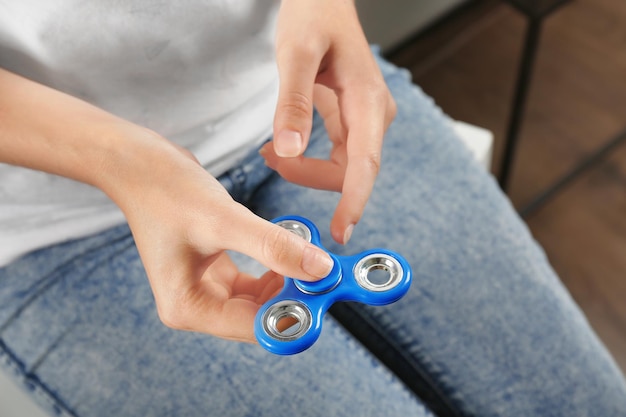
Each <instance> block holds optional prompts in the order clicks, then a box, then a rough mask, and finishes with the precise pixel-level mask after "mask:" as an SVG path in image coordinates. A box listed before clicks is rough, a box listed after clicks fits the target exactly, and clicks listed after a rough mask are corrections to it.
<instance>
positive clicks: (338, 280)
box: [254, 216, 412, 355]
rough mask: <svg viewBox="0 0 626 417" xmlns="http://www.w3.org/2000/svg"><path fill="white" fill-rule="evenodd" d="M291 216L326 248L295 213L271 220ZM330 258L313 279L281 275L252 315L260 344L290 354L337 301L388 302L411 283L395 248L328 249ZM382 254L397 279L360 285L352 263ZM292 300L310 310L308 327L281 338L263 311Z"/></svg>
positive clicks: (316, 332) (307, 343)
mask: <svg viewBox="0 0 626 417" xmlns="http://www.w3.org/2000/svg"><path fill="white" fill-rule="evenodd" d="M285 220H287V221H290V220H295V221H297V222H299V223H302V224H304V225H306V226H307V227H308V228H309V230H310V233H311V243H313V244H315V245H317V246H319V247H320V248H322V249H324V250H325V251H326V252H328V251H327V250H326V249H325V248H324V247H323V246H322V245H321V243H320V235H319V231H318V230H317V228H316V227H315V225H314V224H313V223H312V222H311V221H310V220H308V219H305V218H303V217H299V216H284V217H279V218H276V219H274V220H273V222H274V223H279V222H282V221H285ZM328 253H329V255H330V256H331V257H332V258H333V259H334V261H335V266H334V267H333V270H332V271H331V272H330V274H329V275H328V276H326V277H325V278H323V279H321V280H320V281H316V282H305V281H299V280H296V279H292V278H288V277H286V278H285V284H284V287H283V289H282V291H281V292H280V293H279V294H278V295H277V296H276V297H274V298H273V299H271V300H269V301H268V302H267V303H265V304H264V305H263V306H262V307H261V309H260V310H259V312H258V313H257V315H256V320H255V329H254V331H255V336H256V338H257V340H258V342H259V344H260V345H261V346H263V347H264V348H265V349H267V350H268V351H270V352H272V353H275V354H278V355H292V354H296V353H300V352H302V351H304V350H306V349H308V348H309V347H311V346H312V345H313V344H314V343H315V341H316V340H317V339H318V338H319V336H320V333H321V331H322V319H323V317H324V314H325V313H326V311H328V309H329V308H330V306H331V305H332V304H333V303H335V302H338V301H357V302H361V303H364V304H370V305H376V306H379V305H385V304H390V303H393V302H395V301H397V300H398V299H400V298H401V297H402V296H403V295H404V294H406V293H407V291H408V290H409V287H410V285H411V279H412V273H411V267H410V266H409V264H408V262H407V261H406V260H405V259H404V258H403V257H402V256H400V255H398V254H397V253H395V252H392V251H389V250H386V249H379V248H375V249H370V250H367V251H364V252H362V253H359V254H357V255H352V256H339V255H335V254H332V253H330V252H328ZM374 254H376V255H383V256H388V257H391V258H393V259H395V260H396V261H397V262H398V263H399V265H400V266H401V268H402V274H401V277H400V279H399V282H398V283H397V284H396V285H394V286H393V288H390V289H389V290H386V289H377V290H370V289H366V288H364V287H363V286H362V285H360V284H359V282H358V281H357V280H356V278H355V273H354V270H355V266H356V265H357V263H358V262H359V261H360V260H362V259H364V258H365V257H367V256H368V255H374ZM284 301H288V302H289V301H295V302H298V303H300V304H301V305H304V306H306V308H308V310H309V312H310V314H311V323H310V327H309V328H308V330H307V331H306V332H305V333H304V334H302V335H301V336H299V337H297V338H296V339H295V340H281V338H277V337H274V336H273V335H272V334H270V333H268V331H267V328H266V326H265V325H264V321H265V320H266V319H267V317H266V314H265V313H266V312H267V311H268V309H270V308H272V306H275V305H276V304H277V303H280V302H284Z"/></svg>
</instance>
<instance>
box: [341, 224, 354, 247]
mask: <svg viewBox="0 0 626 417" xmlns="http://www.w3.org/2000/svg"><path fill="white" fill-rule="evenodd" d="M353 230H354V225H353V224H351V225H349V226H348V227H346V231H345V232H343V244H344V245H345V244H346V243H348V241H349V240H350V238H351V237H352V231H353Z"/></svg>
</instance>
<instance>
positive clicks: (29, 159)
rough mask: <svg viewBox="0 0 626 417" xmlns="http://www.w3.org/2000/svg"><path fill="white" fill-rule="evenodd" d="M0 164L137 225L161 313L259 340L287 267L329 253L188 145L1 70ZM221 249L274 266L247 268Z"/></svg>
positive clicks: (317, 267)
mask: <svg viewBox="0 0 626 417" xmlns="http://www.w3.org/2000/svg"><path fill="white" fill-rule="evenodd" d="M0 91H2V92H3V93H2V94H0V162H4V163H8V164H13V165H19V166H24V167H27V168H31V169H36V170H40V171H45V172H48V173H51V174H56V175H61V176H65V177H68V178H72V179H74V180H77V181H81V182H84V183H87V184H91V185H93V186H95V187H98V188H100V189H102V190H103V191H104V192H105V193H107V194H108V195H109V196H110V197H111V198H112V199H113V201H115V202H116V203H117V204H118V206H119V207H120V208H121V209H122V211H123V212H124V214H125V215H126V218H127V220H128V223H129V225H130V227H131V229H132V232H133V235H134V237H135V241H136V243H137V248H138V250H139V254H140V256H141V259H142V262H143V264H144V266H145V269H146V272H147V274H148V279H149V282H150V285H151V287H152V291H153V293H154V297H155V300H156V305H157V309H158V312H159V315H160V317H161V319H162V321H163V322H164V323H165V324H167V325H169V326H171V327H175V328H179V329H185V330H193V331H199V332H205V333H210V334H213V335H216V336H219V337H222V338H227V339H234V340H241V341H248V342H254V336H253V323H254V317H255V315H256V312H257V310H258V309H259V307H260V306H261V304H262V303H263V302H265V301H266V300H267V299H269V298H270V296H271V295H273V294H274V293H275V292H277V291H278V290H279V289H280V287H281V286H282V281H283V279H282V275H288V276H291V277H294V278H298V279H302V280H309V281H311V280H316V279H319V278H322V277H324V276H325V275H327V274H328V273H329V272H330V270H331V268H332V260H331V258H330V257H329V256H328V254H327V253H326V252H324V251H323V250H322V249H320V248H318V247H316V246H314V245H312V244H310V243H308V242H306V241H304V240H303V239H301V238H299V237H297V236H296V235H294V234H292V233H291V232H289V231H287V230H285V229H283V228H281V227H279V226H276V225H274V224H272V223H270V222H268V221H266V220H263V219H261V218H259V217H258V216H256V215H254V214H253V213H251V212H250V211H249V210H248V209H247V208H245V207H244V206H242V205H240V204H238V203H237V202H235V201H234V200H233V199H232V198H231V197H230V195H229V194H228V193H227V192H226V190H225V189H224V188H223V187H222V186H221V185H220V183H219V182H218V181H217V180H216V179H215V178H213V177H212V176H211V175H209V174H208V173H207V172H206V171H205V170H204V169H203V168H202V167H201V166H200V165H199V164H198V163H197V162H196V161H195V160H194V158H193V157H192V156H190V155H189V153H187V152H186V151H184V150H181V149H180V148H178V147H177V146H175V145H173V144H172V143H171V142H169V141H168V140H166V139H164V138H162V137H160V136H159V135H157V134H155V133H154V132H151V131H149V130H147V129H145V128H142V127H140V126H137V125H134V124H132V123H130V122H128V121H125V120H122V119H120V118H118V117H116V116H114V115H112V114H110V113H107V112H105V111H103V110H101V109H99V108H96V107H94V106H92V105H90V104H88V103H86V102H84V101H81V100H79V99H77V98H74V97H71V96H69V95H67V94H64V93H61V92H59V91H56V90H54V89H51V88H48V87H46V86H43V85H41V84H38V83H35V82H33V81H30V80H27V79H25V78H22V77H20V76H17V75H15V74H12V73H10V72H8V71H4V70H2V69H0ZM225 250H233V251H237V252H241V253H244V254H246V255H248V256H250V257H252V258H254V259H256V260H258V261H259V262H260V263H262V264H263V265H265V266H266V267H267V268H268V269H269V270H270V272H268V273H266V274H265V275H264V276H263V277H261V278H260V279H259V278H257V277H252V276H249V275H246V274H243V273H241V272H240V271H239V270H238V269H237V267H236V266H235V265H234V264H233V263H232V262H231V261H230V259H229V258H228V256H227V255H226V252H225Z"/></svg>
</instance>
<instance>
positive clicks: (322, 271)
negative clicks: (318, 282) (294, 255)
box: [302, 246, 334, 278]
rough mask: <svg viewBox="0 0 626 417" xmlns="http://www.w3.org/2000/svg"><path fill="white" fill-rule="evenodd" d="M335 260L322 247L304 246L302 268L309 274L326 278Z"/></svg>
mask: <svg viewBox="0 0 626 417" xmlns="http://www.w3.org/2000/svg"><path fill="white" fill-rule="evenodd" d="M333 265H334V262H333V260H332V258H331V257H330V256H328V254H327V253H326V252H324V251H322V250H321V249H317V248H315V247H313V246H307V247H306V248H304V253H303V254H302V269H303V270H304V272H306V273H307V274H309V275H312V276H314V277H318V278H324V277H325V276H327V275H328V274H330V271H331V270H332V269H333Z"/></svg>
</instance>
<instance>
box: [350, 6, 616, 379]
mask: <svg viewBox="0 0 626 417" xmlns="http://www.w3.org/2000/svg"><path fill="white" fill-rule="evenodd" d="M357 6H358V8H359V14H360V18H361V20H362V23H363V26H364V29H365V31H366V34H367V36H368V38H369V40H370V42H372V43H378V44H379V45H381V46H382V48H383V52H384V55H385V56H386V57H387V58H388V59H389V60H390V61H392V62H394V63H395V64H397V65H399V66H402V67H406V68H408V69H409V70H410V71H411V73H412V74H413V80H414V82H415V83H416V84H418V85H419V86H421V87H422V88H423V89H424V90H425V91H426V92H427V93H428V94H429V95H431V96H432V97H433V98H434V99H435V101H436V102H437V104H438V105H439V106H440V107H441V108H443V110H444V111H445V112H446V113H448V114H449V115H451V116H452V117H453V118H455V119H457V120H461V121H464V122H468V123H471V124H473V125H476V126H480V127H483V128H487V129H489V130H490V131H491V132H493V135H494V148H493V159H492V167H491V171H492V173H493V174H494V176H496V178H498V179H499V180H500V182H501V186H502V187H503V189H505V191H506V193H507V194H508V196H509V197H510V199H511V201H512V203H513V205H514V206H515V208H516V209H517V210H518V211H519V212H520V214H521V215H522V217H523V219H524V220H525V221H526V223H527V224H528V226H529V228H530V230H531V232H532V233H533V235H534V236H535V238H536V239H537V240H538V241H539V243H540V244H541V245H542V246H543V248H544V249H545V251H546V253H547V255H548V257H549V259H550V261H551V263H552V265H553V266H554V268H555V269H556V271H557V273H558V274H559V276H560V277H561V279H562V281H563V283H564V284H565V285H566V286H567V287H568V289H569V291H570V292H571V294H572V296H573V297H574V299H575V300H576V301H577V302H578V304H579V305H580V306H581V308H582V309H583V310H584V312H585V313H586V315H587V317H588V319H589V321H590V323H591V325H592V326H593V327H594V329H595V330H596V331H597V333H598V334H599V335H600V337H601V338H602V340H603V341H604V342H605V343H606V345H607V346H608V348H609V350H610V351H611V352H612V354H613V355H614V357H615V358H616V360H617V362H618V364H619V365H620V366H621V368H622V370H623V371H625V372H626V2H625V1H623V0H393V1H391V0H390V1H385V2H380V1H378V0H357Z"/></svg>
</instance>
